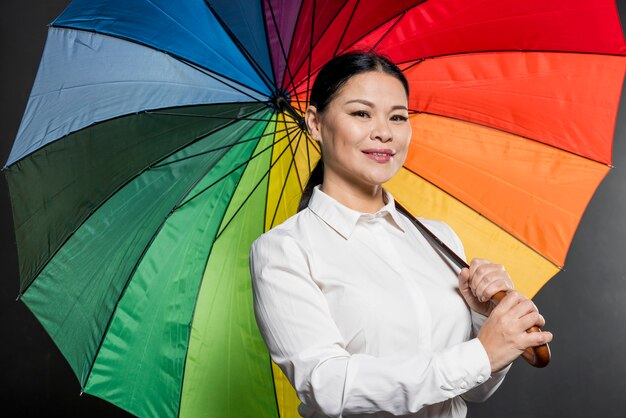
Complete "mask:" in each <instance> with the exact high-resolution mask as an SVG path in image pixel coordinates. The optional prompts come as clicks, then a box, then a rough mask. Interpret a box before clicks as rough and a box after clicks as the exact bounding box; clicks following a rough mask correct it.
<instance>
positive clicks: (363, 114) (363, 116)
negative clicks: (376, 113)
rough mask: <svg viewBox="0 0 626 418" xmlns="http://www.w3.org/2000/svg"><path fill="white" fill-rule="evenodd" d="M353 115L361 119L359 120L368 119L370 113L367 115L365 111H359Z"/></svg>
mask: <svg viewBox="0 0 626 418" xmlns="http://www.w3.org/2000/svg"><path fill="white" fill-rule="evenodd" d="M351 115H352V116H356V117H359V118H367V117H369V113H367V112H366V111H364V110H357V111H356V112H352V113H351Z"/></svg>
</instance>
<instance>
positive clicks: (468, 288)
mask: <svg viewBox="0 0 626 418" xmlns="http://www.w3.org/2000/svg"><path fill="white" fill-rule="evenodd" d="M459 290H460V291H461V295H462V296H463V298H464V299H465V301H466V302H467V304H468V305H469V307H470V308H471V309H472V310H473V311H475V312H478V313H480V314H482V315H485V316H489V314H490V313H491V311H492V310H493V308H494V304H492V303H491V302H490V299H491V297H492V296H493V295H495V294H496V293H498V292H499V291H501V290H503V291H507V290H513V281H512V280H511V277H510V276H509V273H507V272H506V270H505V269H504V266H502V265H501V264H494V263H492V262H491V261H489V260H484V259H481V258H475V259H473V260H472V262H471V263H470V267H469V269H467V268H464V269H461V272H460V273H459Z"/></svg>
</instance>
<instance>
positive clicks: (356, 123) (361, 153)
mask: <svg viewBox="0 0 626 418" xmlns="http://www.w3.org/2000/svg"><path fill="white" fill-rule="evenodd" d="M407 106H408V98H407V96H406V92H405V91H404V87H403V86H402V83H401V82H400V81H399V80H398V79H396V78H395V77H393V76H391V75H389V74H386V73H382V72H378V71H370V72H366V73H361V74H358V75H355V76H353V77H351V78H350V79H349V80H348V81H347V82H346V83H345V84H344V85H343V86H342V87H341V88H340V89H339V91H338V92H337V94H335V96H334V98H333V99H332V100H331V102H330V103H329V104H328V106H327V107H326V109H325V110H324V112H323V113H318V112H317V110H316V109H315V107H313V106H311V107H309V109H308V110H307V124H308V126H309V131H310V133H311V136H312V137H313V139H316V140H318V141H320V143H321V146H322V152H323V156H324V183H325V184H326V183H327V182H332V183H334V185H335V186H339V187H341V188H342V189H344V190H349V188H353V187H358V188H365V189H371V187H372V186H378V185H381V184H383V183H385V182H386V181H388V180H389V179H391V177H393V176H394V175H395V174H396V173H397V172H398V170H399V169H400V167H402V164H403V163H404V160H405V158H406V154H407V150H408V146H409V140H410V138H411V125H410V123H409V120H408V108H407Z"/></svg>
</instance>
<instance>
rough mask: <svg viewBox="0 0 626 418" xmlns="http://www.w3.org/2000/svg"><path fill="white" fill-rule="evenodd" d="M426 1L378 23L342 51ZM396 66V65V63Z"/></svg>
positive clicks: (425, 0)
mask: <svg viewBox="0 0 626 418" xmlns="http://www.w3.org/2000/svg"><path fill="white" fill-rule="evenodd" d="M427 1H428V0H423V1H420V2H419V3H415V4H414V5H413V6H411V7H408V8H406V9H404V10H401V11H399V12H398V13H396V14H395V15H393V16H390V17H389V18H388V19H387V20H385V21H384V22H380V23H379V24H378V25H376V26H374V27H373V28H372V29H370V31H369V32H367V33H364V34H363V35H362V36H361V37H359V38H357V39H355V40H354V41H353V42H352V43H350V44H349V45H346V47H345V48H343V51H345V50H347V49H350V48H352V47H353V46H354V45H355V44H356V43H358V42H359V41H360V40H362V39H363V38H365V37H366V36H367V35H368V34H370V33H372V32H374V31H375V30H376V29H378V28H380V27H381V26H383V25H384V24H386V23H387V22H389V21H391V20H392V19H397V18H398V17H399V16H400V15H403V14H406V13H407V12H408V11H409V10H411V9H414V8H416V7H419V6H421V5H422V4H424V3H426V2H427ZM396 64H397V63H396Z"/></svg>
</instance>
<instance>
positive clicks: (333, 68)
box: [298, 51, 409, 212]
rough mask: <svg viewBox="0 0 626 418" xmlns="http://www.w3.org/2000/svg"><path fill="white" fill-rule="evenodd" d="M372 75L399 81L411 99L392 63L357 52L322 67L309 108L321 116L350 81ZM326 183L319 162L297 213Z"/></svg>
mask: <svg viewBox="0 0 626 418" xmlns="http://www.w3.org/2000/svg"><path fill="white" fill-rule="evenodd" d="M369 71H378V72H382V73H385V74H389V75H391V76H393V77H395V78H397V79H398V81H400V82H401V83H402V86H403V87H404V90H405V92H406V95H407V97H408V96H409V83H408V81H407V79H406V77H405V76H404V74H402V71H400V69H399V68H398V67H397V66H396V65H395V64H394V63H393V62H391V61H390V60H389V59H388V58H386V57H384V56H382V55H379V54H377V53H375V52H371V51H367V52H363V51H354V52H348V53H346V54H342V55H337V56H336V57H334V58H333V59H331V60H330V61H328V62H327V63H326V64H325V65H324V66H323V67H322V69H321V70H320V72H319V73H318V74H317V77H316V79H315V82H314V83H313V88H312V89H311V96H310V99H309V102H310V104H311V105H313V106H315V108H316V109H317V112H318V113H322V112H324V111H325V110H326V108H327V107H328V104H329V103H330V102H331V100H332V99H333V98H334V97H335V95H336V94H337V92H338V91H339V90H340V89H341V87H342V86H343V85H344V84H346V82H347V81H348V80H349V79H350V78H351V77H353V76H355V75H357V74H362V73H366V72H369ZM323 181H324V163H323V161H322V159H321V158H320V160H319V162H318V163H317V165H316V166H315V168H314V169H313V171H312V172H311V175H310V177H309V180H308V181H307V184H306V187H305V188H304V191H303V192H302V197H301V198H300V203H299V204H298V212H299V211H301V210H302V209H304V208H306V207H307V206H308V205H309V199H311V194H313V188H314V187H315V186H317V185H318V184H322V182H323Z"/></svg>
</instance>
